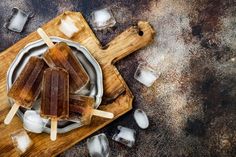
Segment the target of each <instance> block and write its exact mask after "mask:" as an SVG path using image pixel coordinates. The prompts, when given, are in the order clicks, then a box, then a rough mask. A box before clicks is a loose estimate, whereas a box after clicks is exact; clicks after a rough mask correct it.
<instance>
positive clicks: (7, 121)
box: [4, 103, 20, 125]
mask: <svg viewBox="0 0 236 157" xmlns="http://www.w3.org/2000/svg"><path fill="white" fill-rule="evenodd" d="M19 107H20V105H18V104H17V103H15V104H14V105H13V106H12V107H11V110H10V111H9V112H8V114H7V116H6V118H5V120H4V124H6V125H8V124H10V122H11V120H12V118H13V117H14V115H15V114H16V112H17V111H18V109H19Z"/></svg>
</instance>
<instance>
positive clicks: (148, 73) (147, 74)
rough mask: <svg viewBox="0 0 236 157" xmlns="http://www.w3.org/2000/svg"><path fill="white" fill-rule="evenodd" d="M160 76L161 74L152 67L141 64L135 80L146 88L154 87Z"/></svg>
mask: <svg viewBox="0 0 236 157" xmlns="http://www.w3.org/2000/svg"><path fill="white" fill-rule="evenodd" d="M159 76H160V73H158V72H156V71H155V70H154V69H153V68H152V67H150V66H148V65H145V64H139V66H138V68H137V70H136V72H135V74H134V78H135V79H136V80H138V81H139V82H140V83H142V84H143V85H145V86H146V87H150V86H152V84H153V83H154V82H155V81H156V79H157V78H158V77H159Z"/></svg>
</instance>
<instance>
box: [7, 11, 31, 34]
mask: <svg viewBox="0 0 236 157" xmlns="http://www.w3.org/2000/svg"><path fill="white" fill-rule="evenodd" d="M28 17H29V14H28V13H26V12H24V11H22V10H20V9H18V8H13V9H12V15H11V18H10V19H9V21H8V23H7V24H6V27H7V28H8V29H9V30H12V31H15V32H21V31H22V30H23V28H24V26H25V24H26V22H27V20H28Z"/></svg>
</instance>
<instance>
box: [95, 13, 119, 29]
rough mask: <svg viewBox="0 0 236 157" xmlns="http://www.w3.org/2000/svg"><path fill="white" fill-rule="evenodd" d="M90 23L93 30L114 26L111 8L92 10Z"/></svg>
mask: <svg viewBox="0 0 236 157" xmlns="http://www.w3.org/2000/svg"><path fill="white" fill-rule="evenodd" d="M92 23H93V26H94V29H95V30H102V29H106V28H108V27H112V26H114V25H115V24H116V20H115V18H114V16H113V14H112V11H111V9H109V8H104V9H100V10H96V11H94V12H92Z"/></svg>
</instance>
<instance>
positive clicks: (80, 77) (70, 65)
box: [37, 28, 89, 93]
mask: <svg viewBox="0 0 236 157" xmlns="http://www.w3.org/2000/svg"><path fill="white" fill-rule="evenodd" d="M37 32H38V34H39V35H40V36H41V38H42V39H43V40H44V42H45V43H46V44H47V45H48V47H49V49H48V50H47V51H46V52H45V53H44V55H43V58H44V60H45V61H46V63H47V64H48V65H49V67H61V68H64V69H65V70H66V71H67V72H68V73H69V76H70V92H71V93H74V92H76V91H78V90H80V89H81V88H82V87H84V86H85V85H86V84H87V83H88V82H89V76H88V74H87V73H86V71H85V70H84V68H83V66H82V65H81V63H80V61H79V60H78V59H77V58H76V56H75V55H74V54H73V53H72V50H71V49H70V47H69V46H68V45H67V44H66V43H64V42H59V43H57V44H55V45H54V44H53V42H52V41H51V40H50V38H49V37H48V36H47V34H46V33H45V32H44V31H43V29H41V28H39V29H38V30H37Z"/></svg>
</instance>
